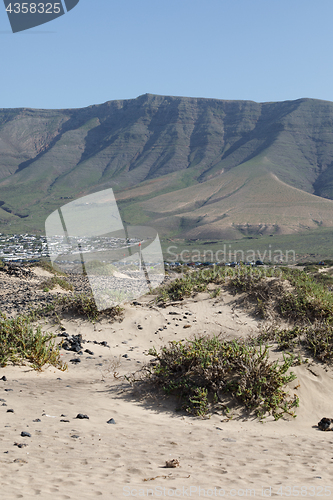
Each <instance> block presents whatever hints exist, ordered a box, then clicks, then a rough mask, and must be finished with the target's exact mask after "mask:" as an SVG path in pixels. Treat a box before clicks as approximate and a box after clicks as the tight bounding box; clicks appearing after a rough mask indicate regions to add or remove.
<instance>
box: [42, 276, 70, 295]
mask: <svg viewBox="0 0 333 500" xmlns="http://www.w3.org/2000/svg"><path fill="white" fill-rule="evenodd" d="M57 285H58V286H60V287H61V288H62V289H63V290H70V291H73V289H74V287H73V285H72V284H71V283H69V282H68V281H67V280H66V279H64V278H59V276H52V278H47V279H46V280H45V281H43V283H41V285H40V288H42V289H43V290H44V292H48V291H49V290H52V289H53V288H55V287H56V286H57Z"/></svg>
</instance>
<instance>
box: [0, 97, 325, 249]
mask: <svg viewBox="0 0 333 500" xmlns="http://www.w3.org/2000/svg"><path fill="white" fill-rule="evenodd" d="M332 131H333V103H331V102H326V101H319V100H314V99H299V100H297V101H286V102H278V103H255V102H251V101H223V100H217V99H195V98H186V97H169V96H155V95H149V94H147V95H143V96H140V97H138V98H137V99H131V100H125V101H110V102H107V103H105V104H101V105H98V106H90V107H88V108H84V109H69V110H31V109H15V110H0V232H7V233H14V232H43V231H44V222H45V219H46V217H47V216H48V215H49V214H50V213H51V212H52V211H53V210H55V209H57V208H59V207H60V206H62V205H63V204H65V203H67V202H68V201H70V200H71V199H74V198H77V197H80V196H84V195H85V194H88V193H92V192H96V191H99V190H103V189H106V188H110V187H112V188H113V190H114V192H115V194H116V199H117V201H118V205H119V208H120V210H121V214H122V216H123V219H124V221H125V222H126V223H128V224H131V225H133V224H148V225H152V226H154V227H155V228H156V229H157V231H158V232H159V233H160V234H161V235H162V236H163V237H165V238H168V237H177V238H183V239H202V240H207V239H229V240H234V239H239V238H244V237H245V238H246V237H250V236H251V235H263V236H264V235H270V234H274V235H285V234H291V235H292V234H299V233H301V232H304V231H305V232H306V231H313V230H315V229H316V228H319V229H320V228H330V227H333V201H331V199H332V198H333V134H332Z"/></svg>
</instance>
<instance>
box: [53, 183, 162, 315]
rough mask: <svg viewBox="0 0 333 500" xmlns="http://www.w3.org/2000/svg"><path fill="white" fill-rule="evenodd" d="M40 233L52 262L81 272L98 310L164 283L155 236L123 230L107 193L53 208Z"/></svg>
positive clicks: (146, 229)
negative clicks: (86, 280)
mask: <svg viewBox="0 0 333 500" xmlns="http://www.w3.org/2000/svg"><path fill="white" fill-rule="evenodd" d="M45 230H46V238H47V245H48V250H49V255H50V259H51V261H52V264H53V263H54V264H56V265H57V266H58V267H59V268H60V269H61V270H62V271H63V272H65V273H66V272H67V273H68V272H71V273H82V274H86V275H87V277H88V279H89V284H90V287H91V289H92V293H93V296H94V299H95V302H96V306H97V309H98V310H99V311H101V310H104V309H108V308H110V307H112V306H115V305H118V304H120V303H122V302H125V301H128V300H133V299H136V298H138V297H141V296H142V295H144V294H145V293H148V292H149V291H151V290H152V289H153V288H156V287H157V286H158V285H159V284H160V283H161V282H162V281H163V279H164V261H163V254H162V249H161V245H160V241H159V237H158V234H157V232H156V231H155V230H154V229H153V228H150V227H144V226H127V227H124V225H123V223H122V220H121V217H120V214H119V211H118V207H117V203H116V200H115V197H114V195H113V191H112V189H106V190H104V191H99V192H97V193H94V194H91V195H88V196H84V197H82V198H78V199H77V200H74V201H72V202H70V203H67V204H66V205H64V206H62V207H61V208H59V209H58V210H55V211H54V212H52V214H51V215H49V217H48V218H47V219H46V221H45Z"/></svg>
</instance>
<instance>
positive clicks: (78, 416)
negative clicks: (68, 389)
mask: <svg viewBox="0 0 333 500" xmlns="http://www.w3.org/2000/svg"><path fill="white" fill-rule="evenodd" d="M75 418H80V419H83V418H88V419H89V417H88V415H85V414H84V413H78V414H77V415H76V417H75Z"/></svg>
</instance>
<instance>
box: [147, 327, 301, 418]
mask: <svg viewBox="0 0 333 500" xmlns="http://www.w3.org/2000/svg"><path fill="white" fill-rule="evenodd" d="M149 354H150V355H151V356H154V357H155V360H154V361H153V363H151V364H150V365H148V367H147V370H148V373H149V376H150V377H152V380H153V381H155V382H156V383H157V384H158V385H160V386H161V387H162V388H163V390H164V391H165V392H166V393H167V394H176V395H179V396H180V398H181V399H182V401H183V404H182V408H183V409H185V410H186V411H188V412H189V413H192V414H194V415H198V416H204V415H206V414H207V413H208V412H209V410H210V409H211V408H212V407H214V404H216V403H217V402H220V403H222V404H223V403H224V402H225V397H226V396H232V397H233V398H234V399H235V400H236V401H237V402H238V403H239V404H241V405H243V406H244V407H245V408H246V409H247V410H249V411H252V412H255V414H256V416H257V417H260V418H263V417H264V416H265V414H267V413H271V414H272V415H273V416H274V418H275V419H276V420H277V419H279V418H281V417H283V416H284V415H285V414H288V415H291V416H295V414H294V408H295V407H297V406H298V398H297V397H294V399H291V398H289V397H288V394H287V393H286V392H285V390H284V389H283V387H284V386H285V384H287V383H288V382H290V381H292V380H294V379H295V378H296V377H295V375H294V374H293V373H289V374H287V371H288V370H289V368H290V367H291V366H292V364H293V361H294V356H292V355H290V354H286V355H284V357H283V362H282V363H279V362H278V361H275V362H271V361H269V359H268V346H267V345H266V346H262V345H260V346H259V347H257V346H251V345H249V344H246V343H245V342H241V341H236V340H234V341H231V342H228V341H221V340H219V339H218V338H217V337H216V336H214V337H212V338H208V337H199V338H195V339H194V340H186V341H184V342H176V341H173V342H170V343H169V345H168V346H167V347H163V348H162V350H161V352H160V353H158V352H157V350H156V349H155V348H153V349H151V350H150V351H149Z"/></svg>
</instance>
